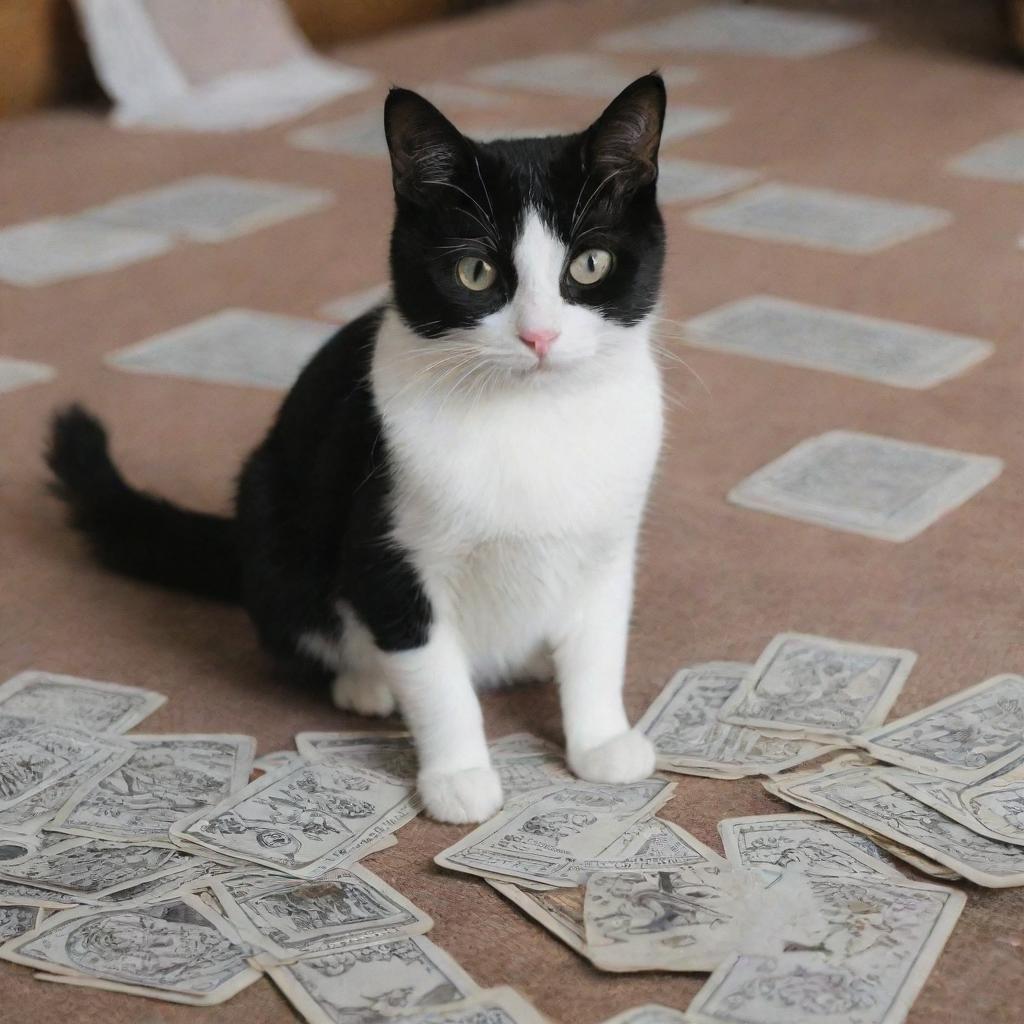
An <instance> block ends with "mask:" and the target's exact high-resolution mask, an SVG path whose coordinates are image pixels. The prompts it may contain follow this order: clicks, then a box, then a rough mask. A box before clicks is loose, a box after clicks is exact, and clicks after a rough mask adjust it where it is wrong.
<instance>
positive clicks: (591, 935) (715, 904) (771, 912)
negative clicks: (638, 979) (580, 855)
mask: <svg viewBox="0 0 1024 1024" xmlns="http://www.w3.org/2000/svg"><path fill="white" fill-rule="evenodd" d="M768 891H769V890H768V888H767V887H766V884H765V880H764V879H763V878H762V877H761V876H759V875H758V874H756V873H754V872H751V871H744V870H741V869H737V868H732V867H720V866H718V865H709V864H697V865H691V866H690V867H685V868H676V869H674V870H671V871H657V872H641V871H627V872H613V873H605V872H597V873H595V874H593V875H591V876H590V878H589V879H588V880H587V889H586V896H585V898H584V903H583V918H584V923H585V926H586V936H587V945H586V950H585V953H586V955H587V957H588V958H589V959H590V960H591V961H592V962H593V963H594V965H595V966H597V967H600V968H601V969H602V970H605V971H654V970H659V971H709V970H713V969H714V967H715V966H717V965H718V964H719V963H721V962H722V960H723V959H725V958H726V957H727V956H729V955H730V954H731V953H732V952H733V951H734V950H736V949H737V948H739V947H741V946H742V945H743V944H744V943H745V942H750V941H752V935H753V934H757V935H758V936H760V941H759V942H758V944H757V945H755V948H759V947H760V944H761V943H762V942H769V941H774V942H776V943H778V944H779V948H780V950H781V943H782V938H783V936H784V934H786V927H787V924H789V922H788V921H784V920H781V919H780V918H779V917H778V916H777V915H776V913H775V911H776V910H779V909H781V908H780V907H779V906H778V904H777V901H775V900H774V899H770V897H769V896H768ZM769 906H770V909H769ZM792 909H793V908H792V907H790V912H792ZM769 917H770V918H771V924H770V925H769V926H768V928H767V929H766V928H765V923H766V921H767V919H768V918H769ZM771 933H774V936H775V938H774V940H770V939H769V935H770V934H771Z"/></svg>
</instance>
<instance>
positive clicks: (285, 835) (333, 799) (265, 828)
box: [170, 761, 419, 878]
mask: <svg viewBox="0 0 1024 1024" xmlns="http://www.w3.org/2000/svg"><path fill="white" fill-rule="evenodd" d="M418 811H419V803H418V801H417V797H416V794H415V792H414V790H413V788H412V786H411V785H409V784H406V783H399V782H396V781H393V780H391V779H388V778H386V777H385V776H383V775H379V774H376V773H374V772H370V771H367V770H364V769H360V768H357V767H355V766H353V765H349V764H340V763H333V762H331V761H319V762H316V763H312V764H308V765H299V766H298V767H295V768H282V769H280V770H279V771H276V772H268V773H267V774H266V775H264V776H262V777H261V778H259V779H257V780H256V781H255V782H253V783H251V784H250V785H248V786H246V788H245V789H243V790H241V791H240V792H238V793H234V794H232V795H231V796H229V797H228V798H227V799H226V800H224V801H222V802H221V803H220V804H218V805H217V806H216V807H214V808H212V809H210V810H206V811H200V812H199V813H198V814H196V815H193V816H191V817H189V818H185V819H184V820H183V821H181V822H178V823H176V824H175V825H173V826H171V829H170V836H171V839H172V841H174V842H175V843H178V842H180V841H184V842H185V843H187V844H194V845H196V846H199V847H204V848H206V849H209V850H212V851H213V852H214V853H223V854H226V855H228V856H229V857H236V858H241V859H244V860H249V861H253V862H255V863H257V864H266V865H267V866H268V867H272V868H276V869H278V870H279V871H283V872H284V873H285V874H288V875H294V876H295V877H297V878H318V877H320V876H321V875H323V874H325V873H326V872H327V871H330V870H331V869H332V868H336V867H343V866H346V864H350V863H353V862H354V861H355V860H356V859H358V857H359V856H361V855H363V854H364V853H365V852H366V847H367V846H369V845H370V844H372V843H375V842H376V841H377V840H379V839H381V838H383V837H384V836H386V835H388V834H389V833H391V832H394V831H396V830H397V829H398V828H400V827H401V826H402V825H404V824H405V823H406V822H407V821H410V820H411V819H412V818H414V817H415V816H416V814H417V813H418Z"/></svg>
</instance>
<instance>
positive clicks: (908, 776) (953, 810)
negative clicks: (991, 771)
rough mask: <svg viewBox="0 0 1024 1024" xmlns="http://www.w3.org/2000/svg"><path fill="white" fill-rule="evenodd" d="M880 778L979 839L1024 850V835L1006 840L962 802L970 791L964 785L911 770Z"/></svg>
mask: <svg viewBox="0 0 1024 1024" xmlns="http://www.w3.org/2000/svg"><path fill="white" fill-rule="evenodd" d="M880 775H881V777H882V778H883V779H885V781H886V782H888V783H889V785H891V786H893V787H894V788H895V789H898V790H899V791H900V792H901V793H907V794H908V795H909V796H912V797H914V798H915V799H916V800H920V801H921V803H923V804H926V805H927V806H928V807H934V808H935V810H937V811H938V812H939V813H940V814H944V815H945V816H946V817H947V818H952V819H953V820H954V821H956V822H959V823H960V824H961V825H963V826H964V828H969V829H970V830H971V831H972V832H977V833H978V835H979V836H986V837H987V838H989V839H995V840H996V841H997V842H1005V843H1010V844H1011V845H1013V846H1024V833H1021V832H1013V833H1011V834H1010V835H1009V836H1003V835H1001V834H1000V833H998V832H995V831H993V830H992V829H990V828H989V827H988V826H987V825H986V824H985V823H984V822H982V821H980V820H979V819H978V817H977V815H976V814H975V813H974V812H973V811H972V809H971V808H970V807H968V806H967V804H966V803H965V802H963V801H962V799H961V793H962V792H963V791H964V790H965V789H966V788H967V787H966V786H965V785H964V784H963V783H962V782H951V781H950V780H949V779H939V778H936V777H935V776H934V775H922V774H921V773H920V772H915V771H911V770H910V769H909V768H891V769H888V770H886V771H883V772H880Z"/></svg>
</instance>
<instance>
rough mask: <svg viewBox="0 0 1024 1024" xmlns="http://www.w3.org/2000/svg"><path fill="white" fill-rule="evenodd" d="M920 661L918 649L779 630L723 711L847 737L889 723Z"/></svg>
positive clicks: (797, 731) (792, 729)
mask: <svg viewBox="0 0 1024 1024" xmlns="http://www.w3.org/2000/svg"><path fill="white" fill-rule="evenodd" d="M916 660H917V655H916V654H915V653H914V652H913V651H904V650H899V649H896V648H891V647H873V646H872V647H868V646H866V645H865V644H854V643H849V642H848V641H845V640H831V639H828V638H827V637H821V636H808V635H805V634H803V633H780V634H779V635H778V636H776V637H775V638H774V639H773V640H772V641H771V643H769V644H768V646H767V647H766V648H765V649H764V651H763V652H762V654H761V656H760V657H759V658H758V659H757V661H756V663H755V664H754V667H753V668H752V669H751V670H750V672H749V673H748V674H747V675H746V676H745V677H744V679H743V682H742V683H741V684H740V686H738V687H737V688H736V691H735V692H734V693H733V695H732V696H731V697H730V698H729V700H728V701H726V703H725V704H724V705H723V707H722V709H721V711H720V712H719V717H720V718H721V719H722V721H724V722H731V723H732V724H733V725H745V726H753V727H755V728H758V727H760V728H764V729H769V730H772V729H775V730H780V731H782V732H787V733H793V734H794V735H796V736H800V737H803V738H809V739H824V740H828V739H831V738H833V737H835V738H843V737H848V736H850V735H852V734H854V733H858V732H860V731H861V730H863V729H867V728H870V727H871V726H873V725H878V724H879V723H880V722H883V721H885V716H886V715H887V714H888V713H889V708H891V707H892V705H893V702H894V701H895V700H896V698H897V697H898V696H899V693H900V690H902V689H903V684H904V682H905V681H906V679H907V676H908V675H910V670H911V669H912V668H913V667H914V662H915V661H916Z"/></svg>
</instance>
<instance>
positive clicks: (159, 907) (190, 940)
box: [0, 897, 259, 1005]
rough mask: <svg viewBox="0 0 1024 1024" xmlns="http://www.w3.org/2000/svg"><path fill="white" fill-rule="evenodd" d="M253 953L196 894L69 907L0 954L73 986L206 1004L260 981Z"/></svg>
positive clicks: (6, 947)
mask: <svg viewBox="0 0 1024 1024" xmlns="http://www.w3.org/2000/svg"><path fill="white" fill-rule="evenodd" d="M250 953H251V950H250V949H248V947H244V946H240V945H238V944H237V943H236V942H235V941H234V940H233V939H232V938H231V937H230V936H229V935H228V934H227V933H225V932H224V931H223V930H221V927H220V926H219V925H218V923H217V917H216V915H215V914H214V913H213V912H212V911H211V910H209V909H208V908H206V907H205V906H204V904H203V903H202V902H201V901H199V900H197V899H194V898H191V897H183V898H181V899H178V900H171V901H169V902H166V903H158V904H153V905H147V906H139V907H118V908H115V909H111V910H96V909H95V908H89V909H85V910H70V911H65V912H62V913H59V914H55V915H54V916H53V917H50V918H48V919H47V920H45V921H44V922H43V923H42V924H41V925H40V926H39V927H38V928H36V929H34V930H33V931H31V932H28V933H27V934H25V935H23V936H21V937H20V938H18V939H15V940H13V941H12V942H9V943H8V944H7V945H6V946H4V947H3V948H2V949H0V957H2V958H3V959H6V960H11V961H13V962H14V963H19V964H25V965H27V966H29V967H35V968H36V969H37V970H43V971H47V972H50V973H53V974H55V975H61V976H64V980H65V981H66V982H67V983H70V984H92V985H93V986H94V987H99V988H113V989H114V990H115V991H126V992H134V993H136V994H138V995H153V994H154V992H153V991H151V990H158V991H159V992H161V993H163V995H162V996H160V997H159V998H168V999H171V1000H172V1001H178V1002H188V1003H195V1004H197V1005H208V1004H212V1003H218V1002H223V1001H224V1000H225V999H228V998H230V997H231V996H232V995H234V994H235V993H237V992H239V991H240V990H241V989H242V988H244V987H245V986H246V985H249V984H251V983H252V982H253V981H255V980H256V979H257V978H258V977H259V972H258V971H256V970H253V969H252V968H251V967H249V966H248V964H247V963H246V959H245V958H246V957H247V956H248V955H249V954H250Z"/></svg>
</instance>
